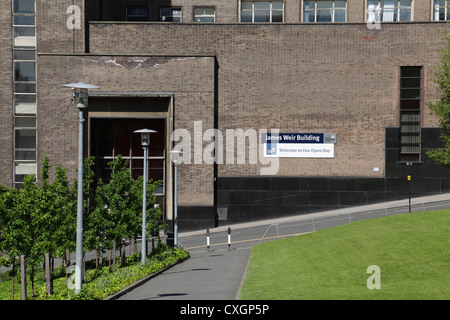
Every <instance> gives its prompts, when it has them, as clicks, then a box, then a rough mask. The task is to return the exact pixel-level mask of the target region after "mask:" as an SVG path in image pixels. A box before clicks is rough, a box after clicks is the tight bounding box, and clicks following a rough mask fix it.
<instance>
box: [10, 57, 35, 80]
mask: <svg viewBox="0 0 450 320" xmlns="http://www.w3.org/2000/svg"><path fill="white" fill-rule="evenodd" d="M14 81H36V63H35V62H14Z"/></svg>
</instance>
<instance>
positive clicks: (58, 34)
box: [36, 0, 85, 53]
mask: <svg viewBox="0 0 450 320" xmlns="http://www.w3.org/2000/svg"><path fill="white" fill-rule="evenodd" d="M84 2H85V1H84V0H57V1H36V36H37V51H38V52H46V53H50V52H58V53H61V52H65V53H82V52H85V20H84V12H85V9H84ZM72 5H75V6H78V7H79V8H80V18H81V22H80V24H81V29H70V28H68V27H67V20H68V18H69V17H70V16H71V14H72V13H67V8H68V7H69V6H72Z"/></svg>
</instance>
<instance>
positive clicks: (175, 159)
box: [169, 150, 183, 165]
mask: <svg viewBox="0 0 450 320" xmlns="http://www.w3.org/2000/svg"><path fill="white" fill-rule="evenodd" d="M169 153H170V154H171V155H172V162H173V164H174V165H178V162H179V158H180V155H181V154H182V153H183V151H181V150H172V151H169Z"/></svg>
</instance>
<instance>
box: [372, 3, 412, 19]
mask: <svg viewBox="0 0 450 320" xmlns="http://www.w3.org/2000/svg"><path fill="white" fill-rule="evenodd" d="M411 20H412V0H367V21H368V22H375V21H411Z"/></svg>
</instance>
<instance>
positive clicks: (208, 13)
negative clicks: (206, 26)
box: [194, 8, 216, 22]
mask: <svg viewBox="0 0 450 320" xmlns="http://www.w3.org/2000/svg"><path fill="white" fill-rule="evenodd" d="M215 21H216V12H215V9H214V8H195V9H194V22H215Z"/></svg>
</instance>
